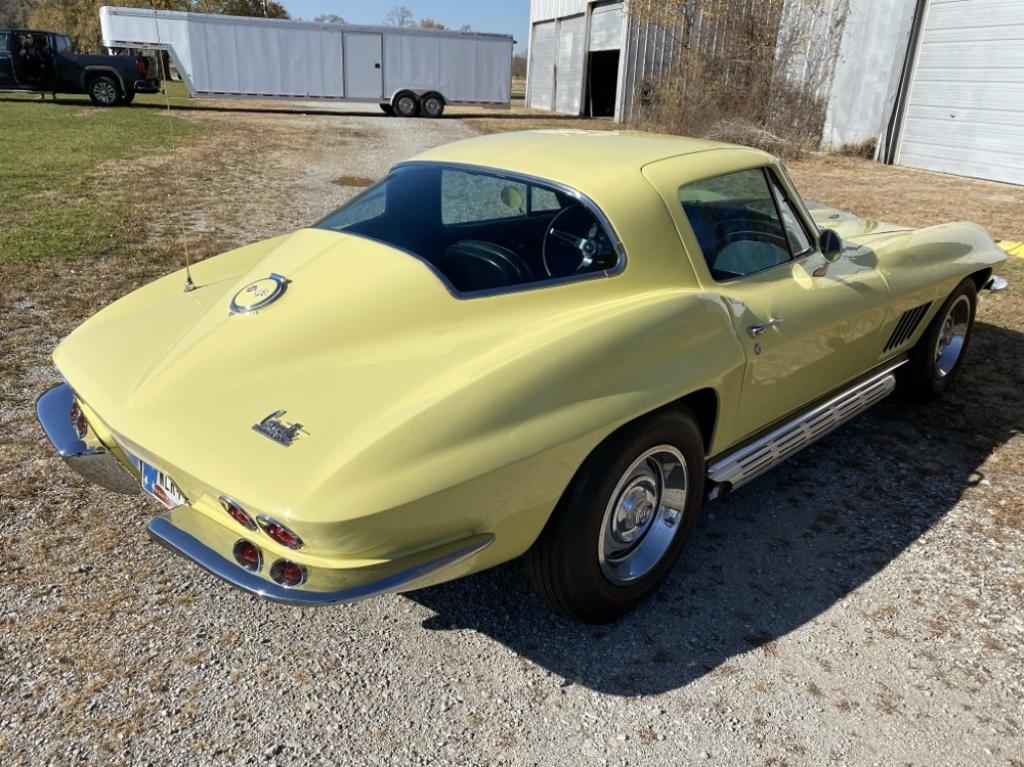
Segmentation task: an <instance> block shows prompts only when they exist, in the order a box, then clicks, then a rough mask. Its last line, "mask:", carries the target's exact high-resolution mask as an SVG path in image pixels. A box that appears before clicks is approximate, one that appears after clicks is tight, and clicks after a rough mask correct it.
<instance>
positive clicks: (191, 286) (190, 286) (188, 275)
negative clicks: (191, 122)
mask: <svg viewBox="0 0 1024 767" xmlns="http://www.w3.org/2000/svg"><path fill="white" fill-rule="evenodd" d="M150 10H151V11H153V22H154V23H155V24H156V45H157V55H158V56H159V57H160V67H159V70H158V71H159V74H160V76H161V77H164V76H166V78H167V81H168V82H169V81H170V79H171V73H170V72H169V71H168V72H165V71H164V52H163V45H162V44H161V42H160V17H159V16H158V15H157V12H156V9H155V8H153V7H150ZM160 89H161V90H162V91H163V92H164V106H166V107H167V136H168V139H169V143H170V146H171V166H172V172H171V176H172V178H174V196H175V197H177V198H178V199H179V200H180V199H181V180H180V179H179V178H178V155H177V152H176V151H175V147H174V119H173V118H172V117H171V97H170V96H169V95H168V93H167V86H166V85H164V84H163V83H161V88H160ZM183 228H184V227H183ZM181 239H182V244H183V245H184V246H185V286H184V287H185V292H186V293H188V292H190V291H192V290H195V287H196V284H195V283H194V282H192V258H191V255H190V254H189V250H188V237H186V236H182V238H181Z"/></svg>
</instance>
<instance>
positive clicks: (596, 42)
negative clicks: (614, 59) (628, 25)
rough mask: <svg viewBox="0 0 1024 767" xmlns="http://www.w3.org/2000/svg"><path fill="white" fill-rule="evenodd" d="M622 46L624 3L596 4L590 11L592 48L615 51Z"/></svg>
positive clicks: (593, 49) (594, 49)
mask: <svg viewBox="0 0 1024 767" xmlns="http://www.w3.org/2000/svg"><path fill="white" fill-rule="evenodd" d="M621 47H622V3H608V4H606V5H595V6H594V9H593V10H592V11H591V12H590V50H592V51H614V50H618V49H619V48H621Z"/></svg>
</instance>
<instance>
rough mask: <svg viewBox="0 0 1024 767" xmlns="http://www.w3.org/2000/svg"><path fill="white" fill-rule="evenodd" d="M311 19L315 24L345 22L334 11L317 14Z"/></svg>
mask: <svg viewBox="0 0 1024 767" xmlns="http://www.w3.org/2000/svg"><path fill="white" fill-rule="evenodd" d="M313 21H315V22H316V23H317V24H344V23H345V19H343V18H342V17H341V16H339V15H338V14H336V13H321V14H320V15H319V16H317V17H316V18H315V19H313Z"/></svg>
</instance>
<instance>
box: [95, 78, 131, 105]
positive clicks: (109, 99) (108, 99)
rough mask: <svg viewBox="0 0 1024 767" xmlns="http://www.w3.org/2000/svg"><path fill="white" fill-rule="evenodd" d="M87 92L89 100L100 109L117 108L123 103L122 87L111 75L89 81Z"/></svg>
mask: <svg viewBox="0 0 1024 767" xmlns="http://www.w3.org/2000/svg"><path fill="white" fill-rule="evenodd" d="M86 90H87V92H88V93H89V100H90V101H91V102H92V103H93V104H95V105H96V106H98V107H116V106H117V105H118V104H120V103H121V100H122V98H123V96H122V95H121V86H120V85H118V83H117V80H115V79H114V78H113V77H110V76H109V75H100V76H99V77H94V78H93V79H91V80H90V81H89V84H88V86H86Z"/></svg>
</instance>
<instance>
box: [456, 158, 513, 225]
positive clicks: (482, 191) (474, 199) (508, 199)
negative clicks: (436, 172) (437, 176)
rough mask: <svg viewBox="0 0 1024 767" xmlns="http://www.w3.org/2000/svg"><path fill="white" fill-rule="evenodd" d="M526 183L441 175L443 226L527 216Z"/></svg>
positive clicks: (460, 173)
mask: <svg viewBox="0 0 1024 767" xmlns="http://www.w3.org/2000/svg"><path fill="white" fill-rule="evenodd" d="M526 195H527V189H526V184H524V183H521V182H518V181H510V180H508V179H504V178H501V177H500V176H493V175H490V174H483V173H469V172H466V171H462V170H444V171H442V172H441V223H442V224H444V225H445V226H448V225H450V224H470V223H475V222H478V221H494V220H496V219H502V218H515V217H516V216H525V215H526Z"/></svg>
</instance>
